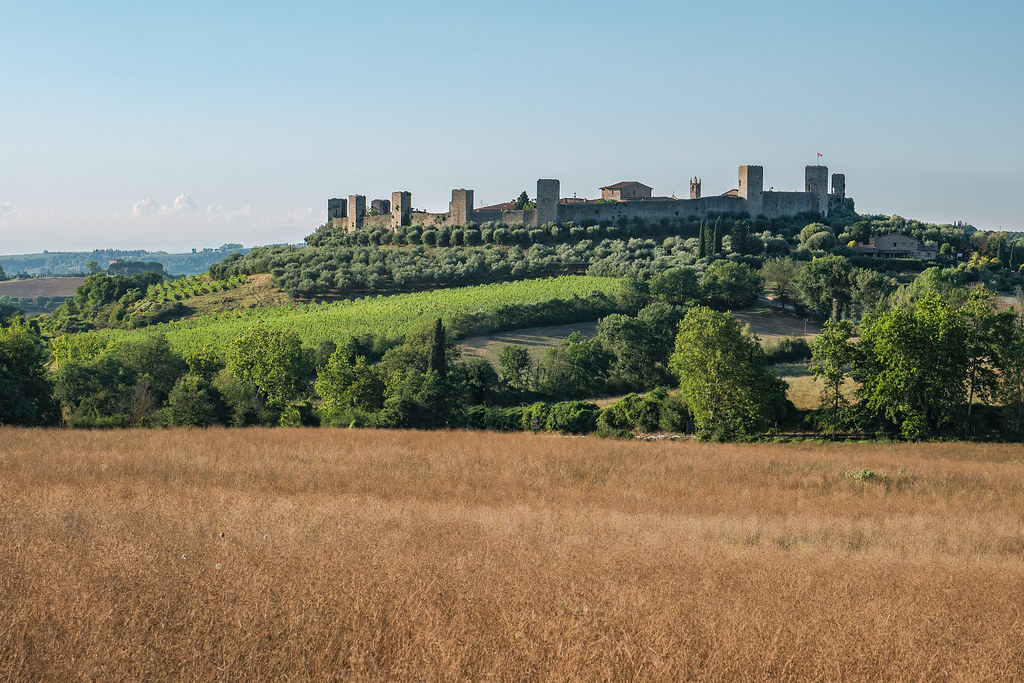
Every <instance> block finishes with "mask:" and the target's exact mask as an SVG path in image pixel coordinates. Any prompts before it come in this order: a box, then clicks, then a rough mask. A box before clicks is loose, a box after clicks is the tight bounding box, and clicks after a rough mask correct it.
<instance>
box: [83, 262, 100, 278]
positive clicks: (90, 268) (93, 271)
mask: <svg viewBox="0 0 1024 683" xmlns="http://www.w3.org/2000/svg"><path fill="white" fill-rule="evenodd" d="M102 272H103V269H102V268H100V264H99V263H97V262H96V261H95V260H92V261H88V262H87V263H86V264H85V274H86V275H99V274H100V273H102Z"/></svg>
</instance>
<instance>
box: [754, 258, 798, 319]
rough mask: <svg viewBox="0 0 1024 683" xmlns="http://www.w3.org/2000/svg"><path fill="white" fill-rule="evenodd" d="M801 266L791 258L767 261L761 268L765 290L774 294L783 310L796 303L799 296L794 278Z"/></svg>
mask: <svg viewBox="0 0 1024 683" xmlns="http://www.w3.org/2000/svg"><path fill="white" fill-rule="evenodd" d="M802 266H803V264H802V263H801V262H800V261H797V260H796V259H794V258H793V257H791V256H783V257H779V258H773V259H769V260H767V261H765V262H764V265H763V266H761V277H762V278H764V286H765V288H766V289H767V290H768V291H770V292H774V293H775V296H776V297H778V299H779V303H781V304H782V307H783V308H785V307H786V305H787V304H790V303H792V302H794V301H796V300H797V297H798V296H799V295H800V290H799V289H797V286H796V276H797V275H798V274H799V273H800V268H801V267H802Z"/></svg>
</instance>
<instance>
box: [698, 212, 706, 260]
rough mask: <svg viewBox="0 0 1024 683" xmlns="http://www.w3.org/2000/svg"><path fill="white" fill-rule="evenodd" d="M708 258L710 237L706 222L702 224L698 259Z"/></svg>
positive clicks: (699, 235)
mask: <svg viewBox="0 0 1024 683" xmlns="http://www.w3.org/2000/svg"><path fill="white" fill-rule="evenodd" d="M707 256H708V237H707V225H705V223H704V221H701V222H700V230H699V233H698V236H697V258H699V259H703V258H707Z"/></svg>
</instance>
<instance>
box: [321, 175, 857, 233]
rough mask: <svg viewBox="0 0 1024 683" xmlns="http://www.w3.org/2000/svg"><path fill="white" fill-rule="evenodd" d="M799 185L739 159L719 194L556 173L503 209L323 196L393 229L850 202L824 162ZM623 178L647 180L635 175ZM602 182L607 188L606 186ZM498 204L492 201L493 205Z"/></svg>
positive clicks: (841, 179)
mask: <svg viewBox="0 0 1024 683" xmlns="http://www.w3.org/2000/svg"><path fill="white" fill-rule="evenodd" d="M804 180H805V188H804V191H802V192H776V191H774V190H769V191H765V190H764V170H763V169H762V167H761V166H740V167H739V187H738V188H737V189H735V190H730V191H729V192H726V193H725V194H721V195H712V196H709V197H701V196H700V182H699V181H698V180H697V179H696V178H695V179H694V182H693V183H691V198H690V199H676V198H675V197H649V196H646V197H642V198H631V199H626V200H615V199H612V200H592V199H575V198H573V199H563V198H561V195H560V183H559V181H558V180H556V179H551V178H548V179H541V180H538V181H537V201H536V204H537V208H535V209H526V210H511V209H506V208H505V206H504V205H499V206H496V207H486V208H482V209H475V208H474V206H473V204H474V193H473V190H467V189H464V188H460V189H456V190H452V200H451V202H449V204H448V211H447V212H445V213H430V212H426V211H416V210H414V209H412V194H411V193H409V192H406V191H401V192H394V193H392V195H391V200H390V201H388V200H386V199H374V200H373V201H372V202H371V203H370V205H371V206H372V207H373V209H374V210H373V211H371V213H376V214H377V215H367V211H366V207H367V205H368V204H367V201H366V197H365V196H363V195H349V196H348V198H347V199H345V198H336V199H329V200H328V202H327V212H328V222H329V223H330V224H331V225H332V226H334V227H344V228H346V229H347V230H348V231H350V232H351V231H353V230H357V229H360V228H383V229H391V230H394V229H396V228H397V227H398V226H403V225H404V226H411V225H420V226H423V227H424V228H429V227H442V226H448V225H452V226H454V225H465V224H466V223H470V222H473V223H478V224H479V223H486V222H488V221H493V222H496V223H504V224H506V225H515V224H522V225H524V226H528V227H537V226H541V225H544V224H546V223H557V222H570V221H571V222H574V223H578V224H581V225H582V224H594V223H615V222H619V221H622V220H628V219H631V218H639V219H643V220H645V221H658V220H662V219H669V220H671V219H675V218H682V219H702V218H708V217H713V216H717V215H722V214H732V215H736V214H740V213H744V212H745V213H748V214H750V215H751V216H754V217H758V216H763V217H765V218H785V217H789V216H796V215H799V214H805V213H817V214H820V215H827V214H828V213H830V212H831V211H835V210H839V209H843V208H852V206H853V200H851V199H848V198H847V197H846V177H845V176H844V175H843V174H841V173H834V174H832V177H831V181H832V182H831V185H832V187H831V191H830V188H829V175H828V167H826V166H818V165H814V166H807V167H806V168H805V170H804ZM625 184H628V185H630V186H633V187H636V186H640V187H643V188H646V194H648V195H649V194H650V188H649V187H647V186H643V185H642V184H639V183H625ZM606 189H608V188H606ZM499 207H500V208H499Z"/></svg>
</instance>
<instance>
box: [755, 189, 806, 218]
mask: <svg viewBox="0 0 1024 683" xmlns="http://www.w3.org/2000/svg"><path fill="white" fill-rule="evenodd" d="M816 210H817V208H816V205H815V201H814V195H812V194H811V193H810V192H763V193H762V194H761V214H760V215H764V216H765V217H766V218H783V217H785V216H795V215H796V214H798V213H808V212H811V211H816ZM751 215H752V216H753V217H754V218H757V216H758V215H759V214H754V213H753V212H751Z"/></svg>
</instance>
